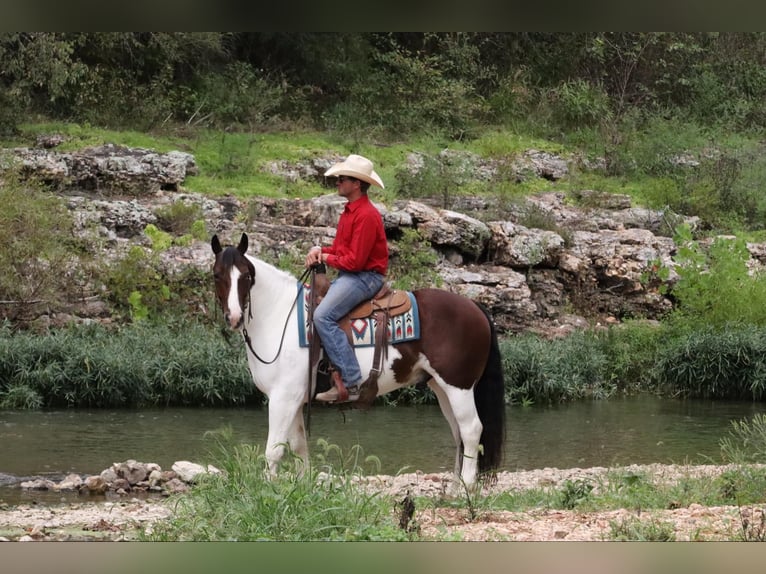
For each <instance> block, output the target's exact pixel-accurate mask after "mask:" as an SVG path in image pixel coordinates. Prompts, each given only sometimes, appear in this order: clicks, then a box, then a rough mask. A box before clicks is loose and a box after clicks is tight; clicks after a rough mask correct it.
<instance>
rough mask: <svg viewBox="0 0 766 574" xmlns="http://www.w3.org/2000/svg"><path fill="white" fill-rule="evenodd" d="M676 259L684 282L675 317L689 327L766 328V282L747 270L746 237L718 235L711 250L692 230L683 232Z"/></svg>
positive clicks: (676, 291)
mask: <svg viewBox="0 0 766 574" xmlns="http://www.w3.org/2000/svg"><path fill="white" fill-rule="evenodd" d="M675 242H676V244H677V245H678V252H677V254H676V255H675V256H674V261H675V262H676V264H677V265H676V267H675V269H676V272H677V273H678V275H679V277H680V278H679V280H678V282H677V283H676V284H675V286H674V287H673V297H674V298H675V300H676V302H677V307H676V311H675V316H676V319H677V320H678V321H681V322H683V323H685V324H687V325H697V326H712V327H718V328H720V327H722V326H724V325H726V324H737V323H741V324H751V325H759V326H763V325H766V280H764V277H763V276H762V274H761V273H759V272H754V273H752V274H751V273H750V271H749V270H748V267H747V261H748V259H749V252H748V250H747V245H746V244H745V241H744V240H743V239H737V238H734V239H732V238H730V237H718V238H716V239H714V240H713V241H712V243H710V245H709V247H707V248H705V247H704V246H703V245H702V244H701V243H700V242H699V241H695V240H693V239H692V237H691V231H690V230H689V228H688V227H680V228H679V229H678V230H677V236H676V238H675Z"/></svg>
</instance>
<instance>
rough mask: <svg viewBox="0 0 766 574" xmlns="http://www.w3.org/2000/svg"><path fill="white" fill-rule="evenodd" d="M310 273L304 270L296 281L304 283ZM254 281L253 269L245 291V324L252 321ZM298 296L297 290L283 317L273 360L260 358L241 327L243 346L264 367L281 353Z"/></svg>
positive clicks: (244, 328) (273, 360)
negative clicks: (283, 322) (251, 298)
mask: <svg viewBox="0 0 766 574" xmlns="http://www.w3.org/2000/svg"><path fill="white" fill-rule="evenodd" d="M310 273H311V269H306V270H305V271H304V272H303V274H302V275H301V276H300V278H299V279H298V282H299V283H303V282H304V281H306V279H307V278H308V276H309V274H310ZM255 281H256V276H255V269H253V275H252V277H251V278H250V289H248V290H247V296H246V298H245V306H246V307H247V322H248V323H249V322H250V321H252V319H253V305H252V302H251V300H250V293H251V292H252V290H253V288H254V287H255ZM300 295H301V292H300V290H297V293H296V294H295V298H294V299H293V302H292V304H291V305H290V310H289V311H288V312H287V316H286V317H285V324H284V326H283V327H282V336H281V337H280V338H279V348H278V349H277V353H276V355H274V358H273V359H271V360H270V361H267V360H265V359H264V358H262V357H261V356H260V355H259V354H258V353H257V352H256V350H255V349H253V343H252V340H251V339H250V335H249V334H248V333H247V323H245V324H244V325H243V326H242V337H243V338H244V340H245V344H246V345H247V348H248V349H249V350H250V352H251V353H252V354H253V356H254V357H255V358H256V359H257V360H258V361H260V362H261V363H263V364H264V365H271V364H272V363H274V362H275V361H276V360H277V359H278V358H279V355H280V354H281V353H282V346H283V345H284V343H285V334H286V333H287V325H288V323H289V322H290V315H291V314H292V312H293V309H295V305H296V303H297V302H298V298H299V297H300Z"/></svg>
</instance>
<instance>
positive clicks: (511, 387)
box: [500, 332, 615, 404]
mask: <svg viewBox="0 0 766 574" xmlns="http://www.w3.org/2000/svg"><path fill="white" fill-rule="evenodd" d="M500 352H501V354H502V357H503V373H504V376H505V385H506V391H505V392H506V402H509V403H511V404H513V403H522V404H529V403H541V404H551V403H560V402H565V401H569V400H573V399H579V398H583V397H586V396H593V397H596V398H607V397H609V396H610V395H611V394H612V393H613V392H614V390H615V387H614V384H613V383H612V381H611V377H610V376H609V372H608V363H607V357H606V355H605V354H604V352H603V351H602V349H601V344H600V343H599V342H598V340H597V339H596V338H595V337H594V336H593V334H592V333H587V332H578V333H574V334H572V335H570V336H568V337H566V338H565V339H556V340H553V341H546V340H544V339H540V338H538V337H535V336H521V337H516V338H513V339H506V340H504V341H502V342H501V344H500Z"/></svg>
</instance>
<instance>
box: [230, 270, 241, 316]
mask: <svg viewBox="0 0 766 574" xmlns="http://www.w3.org/2000/svg"><path fill="white" fill-rule="evenodd" d="M241 275H242V273H240V271H239V269H237V268H236V267H235V266H232V268H231V274H230V275H229V279H230V281H231V283H230V287H229V300H228V301H227V302H226V304H227V305H228V307H229V325H231V326H232V328H236V327H237V325H239V323H240V321H242V308H241V307H240V306H239V278H240V276H241Z"/></svg>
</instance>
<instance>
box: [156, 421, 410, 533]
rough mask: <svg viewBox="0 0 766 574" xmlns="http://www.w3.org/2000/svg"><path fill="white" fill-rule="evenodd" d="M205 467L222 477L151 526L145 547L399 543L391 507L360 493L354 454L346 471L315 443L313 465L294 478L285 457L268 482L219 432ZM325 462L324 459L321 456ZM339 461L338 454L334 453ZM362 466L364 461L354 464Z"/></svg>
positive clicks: (260, 466) (256, 456) (254, 451)
mask: <svg viewBox="0 0 766 574" xmlns="http://www.w3.org/2000/svg"><path fill="white" fill-rule="evenodd" d="M217 440H218V447H217V448H218V452H216V453H214V456H215V458H214V460H213V464H214V465H215V466H216V467H217V468H220V469H221V470H222V471H223V472H222V474H220V475H207V476H204V477H203V478H202V479H201V480H200V481H199V483H198V484H196V485H195V486H194V488H192V490H191V492H189V493H186V494H184V496H183V497H181V498H179V500H178V502H177V506H176V510H175V512H174V513H173V517H172V518H171V519H170V520H168V521H165V522H163V523H162V524H158V525H156V526H155V527H154V528H153V530H152V532H151V533H150V534H148V535H147V539H149V540H153V541H171V540H173V541H184V540H187V541H190V540H204V541H214V540H221V541H223V540H226V541H285V542H288V541H289V542H298V541H330V540H336V541H406V540H410V538H411V535H410V534H408V533H407V532H406V531H405V530H404V529H402V528H400V527H399V525H398V524H397V522H396V518H395V515H394V513H393V512H392V510H393V501H392V500H390V499H388V498H386V497H383V496H381V495H380V494H378V493H367V492H365V489H364V488H363V486H362V485H360V484H359V482H358V480H357V479H358V477H359V476H360V475H363V472H362V468H361V464H360V460H359V452H358V451H359V450H360V449H358V447H357V448H355V449H354V452H352V453H350V455H351V456H350V457H342V458H345V460H346V464H343V463H341V464H340V465H338V464H329V460H328V459H329V458H333V457H334V456H335V455H334V454H332V452H333V451H335V452H336V453H337V452H339V451H340V449H338V447H336V446H332V445H328V444H327V443H325V442H324V441H320V444H319V446H320V447H323V448H324V453H323V454H320V455H319V458H320V460H321V459H324V460H325V461H326V462H327V464H325V463H320V464H319V465H317V466H312V467H311V468H309V469H307V470H306V469H303V470H305V472H304V473H303V474H300V473H298V472H297V470H298V467H299V466H300V465H301V461H300V460H299V459H298V458H297V457H295V456H293V455H292V454H291V453H288V456H286V457H285V458H286V460H285V465H284V466H285V468H284V470H283V472H282V473H281V474H280V475H279V476H278V477H275V478H273V479H271V480H270V479H269V478H268V477H267V475H266V472H265V466H266V460H265V457H264V455H263V454H262V453H261V452H260V451H259V449H258V448H257V447H252V446H250V445H236V446H232V445H230V444H227V443H229V442H231V438H230V433H228V431H223V432H222V433H220V436H219V437H217ZM328 455H329V456H328ZM341 455H342V453H341ZM361 462H364V461H361Z"/></svg>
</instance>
